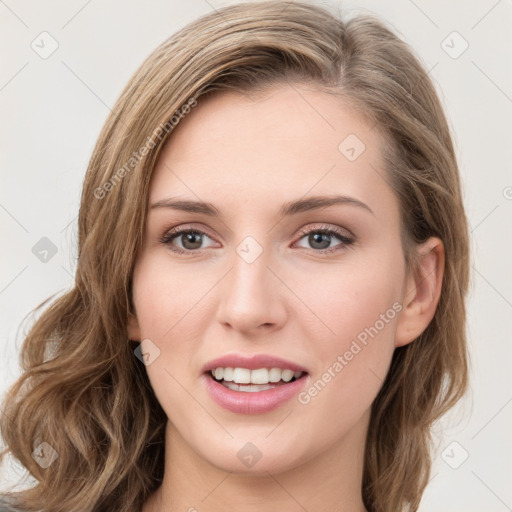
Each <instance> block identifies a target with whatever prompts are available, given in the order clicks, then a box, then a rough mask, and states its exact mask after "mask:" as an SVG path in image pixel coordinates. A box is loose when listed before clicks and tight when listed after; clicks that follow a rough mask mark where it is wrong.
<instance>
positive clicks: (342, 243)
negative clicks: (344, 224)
mask: <svg viewBox="0 0 512 512" xmlns="http://www.w3.org/2000/svg"><path fill="white" fill-rule="evenodd" d="M300 235H301V237H300V238H299V241H300V240H302V239H303V238H306V237H307V240H306V242H307V243H308V244H309V245H310V248H311V249H313V250H314V252H317V253H320V254H326V253H331V252H335V251H339V250H343V249H344V247H346V246H348V245H350V244H352V243H354V238H352V236H351V235H349V233H348V232H346V231H342V230H341V229H337V228H333V227H329V226H320V227H315V228H309V229H304V230H302V231H301V232H300ZM205 238H206V239H208V240H210V241H212V242H213V240H212V239H211V238H210V237H209V236H208V235H207V234H206V233H205V232H204V231H201V230H200V229H192V228H175V229H171V230H169V231H167V232H166V233H165V234H164V235H163V236H162V237H161V238H160V242H161V243H162V244H164V245H167V246H169V248H170V250H171V251H173V252H175V253H177V254H187V253H188V254H191V253H194V252H196V253H200V252H201V249H206V248H207V247H211V246H212V244H210V245H208V246H202V244H203V241H204V239H205ZM335 239H337V240H338V241H339V243H338V244H335V245H334V246H333V245H331V243H332V242H333V241H334V240H335ZM176 242H179V244H180V245H176ZM300 247H304V246H300Z"/></svg>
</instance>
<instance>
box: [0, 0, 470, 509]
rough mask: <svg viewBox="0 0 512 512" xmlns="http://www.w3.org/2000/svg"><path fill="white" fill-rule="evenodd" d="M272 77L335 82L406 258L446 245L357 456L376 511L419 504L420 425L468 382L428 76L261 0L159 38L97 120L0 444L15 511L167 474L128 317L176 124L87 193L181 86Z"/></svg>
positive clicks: (89, 504)
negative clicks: (380, 140)
mask: <svg viewBox="0 0 512 512" xmlns="http://www.w3.org/2000/svg"><path fill="white" fill-rule="evenodd" d="M279 83H288V84H290V85H292V84H296V83H303V84H306V83H307V84H311V85H312V86H314V87H315V88H317V89H318V90H323V91H325V92H329V93H330V94H336V95H338V96H340V97H342V98H344V99H346V101H347V103H348V104H350V105H351V106H352V107H353V108H355V109H356V110H357V111H358V113H359V114H360V115H361V116H365V118H366V119H367V120H368V121H369V122H370V123H372V124H373V127H374V128H375V129H376V130H379V132H380V133H382V136H383V137H384V138H385V140H386V150H385V153H384V154H383V160H384V162H385V169H384V170H383V171H384V172H383V177H384V178H385V179H387V180H388V183H389V184H390V186H391V187H392V188H393V189H394V190H395V192H396V194H397V197H398V199H399V202H400V209H401V225H402V243H403V247H404V256H405V259H406V262H407V263H408V264H412V265H413V266H414V265H416V260H415V259H414V258H415V247H416V245H417V244H418V243H421V242H422V241H424V240H426V239H427V238H428V237H430V236H438V237H439V238H440V239H441V240H442V242H443V244H444V248H445V262H446V263H445V271H444V277H443V284H442V292H441V298H440V301H439V304H438V307H437V310H436V313H435V316H434V318H433V320H432V322H431V323H430V324H429V326H428V327H427V329H426V330H425V331H424V332H423V334H422V335H421V336H420V337H419V338H418V339H417V340H415V341H414V342H413V343H410V344H409V345H407V346H404V347H400V348H397V349H396V350H395V352H394V355H393V358H392V362H391V367H390V370H389V373H388V375H387V377H386V380H385V382H384V384H383V386H382V389H381V391H380V392H379V394H378V396H377V398H376V399H375V401H374V403H373V405H372V415H371V421H370V428H369V431H368V436H367V443H366V451H365V460H364V475H363V486H362V493H363V500H364V503H365V506H366V507H367V509H368V510H369V511H370V512H384V511H386V512H387V511H390V510H397V511H398V510H400V511H402V510H407V511H410V512H413V511H416V510H417V509H418V506H419V502H420V499H421V496H422V493H423V491H424V488H425V486H426V484H427V482H428V476H429V473H430V466H431V455H430V428H431V426H432V424H433V422H434V421H436V420H437V419H438V418H439V417H440V416H441V415H442V414H444V413H445V412H446V411H447V410H448V409H449V408H451V407H452V406H453V405H454V404H455V403H456V402H457V401H458V400H459V399H460V398H461V397H462V396H463V394H464V392H465V391H466V388H467V379H468V362H467V358H468V356H467V348H466V338H465V336H466V335H465V315H466V312H465V296H466V293H467V288H468V280H469V247H468V245H469V244H468V227H467V219H466V216H465V212H464V207H463V202H462V194H461V184H460V178H459V172H458V167H457V162H456V156H455V153H454V148H453V145H452V139H451V134H450V130H449V127H448V124H447V122H446V119H445V116H444V113H443V110H442V107H441V105H440V102H439V99H438V97H437V94H436V92H435V88H434V86H433V84H432V82H431V80H430V79H429V77H428V73H427V72H426V71H425V69H424V68H423V66H422V65H421V63H420V62H419V60H418V58H417V57H415V55H414V54H413V52H412V51H411V49H410V48H409V47H408V45H406V43H404V42H403V41H402V40H400V39H399V38H398V37H397V36H396V35H395V34H393V32H392V31H391V30H389V29H388V28H386V26H385V25H384V24H383V23H382V22H381V21H379V20H377V19H375V18H373V17H370V16H367V15H365V16H361V17H354V18H352V19H350V20H347V21H343V20H341V19H338V18H336V17H335V16H333V15H332V14H331V13H329V12H328V11H327V10H325V9H323V8H320V7H317V6H314V5H311V4H308V3H305V2H299V1H295V2H291V1H263V2H248V3H240V4H235V5H231V6H228V7H225V8H222V9H218V10H217V11H216V12H212V13H210V14H208V15H206V16H203V17H201V18H199V19H198V20H196V21H194V22H193V23H191V24H189V25H188V26H186V27H185V28H183V29H182V30H180V31H179V32H178V33H177V34H175V35H174V36H172V37H170V38H169V39H168V40H166V41H165V42H164V43H163V44H161V45H160V46H159V47H158V48H156V49H155V51H154V52H153V53H152V54H151V55H150V56H149V57H148V58H147V59H146V60H145V62H144V63H143V64H142V65H141V66H140V68H139V69H138V70H137V71H136V73H135V74H134V75H133V77H132V78H131V79H130V81H129V83H128V84H127V86H126V88H125V89H124V91H123V92H122V94H121V96H120V98H119V99H118V101H117V103H116V105H115V106H114V108H113V110H112V113H111V114H110V115H109V116H108V118H107V120H106V123H105V125H104V127H103V129H102V131H101V134H100V136H99V139H98V141H97V143H96V146H95V148H94V151H93V153H92V156H91V159H90V162H89V166H88V169H87V173H86V176H85V180H84V184H83V190H82V196H81V204H80V212H79V221H78V224H79V235H78V264H77V270H76V277H75V282H74V286H73V287H72V289H71V290H70V291H68V292H66V293H65V294H64V295H63V296H61V297H59V298H58V299H57V300H55V301H54V302H53V303H52V304H51V306H50V307H48V308H47V309H46V310H45V311H44V313H43V314H42V316H41V317H40V318H39V319H38V320H37V321H36V322H35V323H34V325H33V326H32V328H31V330H30V331H29V333H28V335H27V336H26V338H25V340H24V343H23V346H22V353H21V363H22V369H23V374H22V375H21V377H20V378H19V379H18V380H17V381H16V382H15V383H14V385H13V386H12V387H11V388H10V389H9V391H8V393H7V394H6V396H5V399H4V403H3V414H2V418H1V421H0V432H1V435H2V437H3V439H4V441H5V442H6V444H7V447H8V448H7V449H6V450H5V451H4V452H3V453H2V458H3V457H4V456H5V454H6V453H7V452H10V453H11V454H12V455H13V456H14V457H15V458H16V459H17V460H19V461H20V462H21V463H22V464H23V466H25V467H26V468H27V469H28V471H29V472H30V474H31V475H32V476H33V477H34V478H35V479H36V480H37V485H35V486H34V487H32V488H30V489H27V490H24V491H22V492H19V493H15V494H12V495H11V496H12V497H13V498H15V499H16V503H17V504H19V506H22V507H23V508H24V509H25V510H27V511H28V510H40V509H45V510H46V509H47V510H55V511H64V510H70V509H73V510H84V511H85V510H91V511H92V510H95V511H103V510H105V511H106V510H109V511H110V510H117V511H119V512H128V511H133V510H134V509H137V508H140V506H141V505H142V503H143V502H144V501H145V500H146V499H147V497H148V496H149V495H150V494H151V493H152V492H153V491H154V490H155V489H156V488H157V487H158V486H159V485H160V484H161V481H162V478H163V469H164V446H165V423H166V421H167V418H166V415H165V413H164V411H163V409H162V408H161V406H160V404H159V403H158V400H157V399H156V397H155V395H154V392H153V390H152V388H151V385H150V383H149V380H148V377H147V374H146V371H145V369H144V367H143V366H142V365H141V364H140V363H139V362H138V360H137V359H136V358H135V357H134V354H133V346H131V345H130V344H129V343H128V342H127V334H126V326H127V321H128V316H129V314H130V313H133V303H132V297H131V284H132V283H131V276H132V272H133V268H134V265H135V261H136V258H137V254H138V252H139V251H140V249H141V247H142V241H143V236H144V227H145V222H146V208H147V200H148V193H149V183H150V179H151V175H152V172H153V169H154V166H155V162H156V160H157V158H158V155H159V153H160V151H161V149H162V147H163V146H164V144H165V142H166V140H167V139H168V138H169V137H172V130H170V131H168V132H166V133H165V135H162V136H161V138H159V140H158V142H155V144H154V145H153V146H152V147H151V148H150V149H149V150H148V151H147V152H145V154H144V157H143V158H141V159H140V160H138V161H136V162H134V163H133V166H131V170H130V172H127V174H126V176H124V177H123V179H122V180H119V182H116V184H115V186H112V187H110V188H109V190H108V191H107V193H106V194H105V196H104V197H102V198H101V199H98V197H96V195H95V191H96V190H97V189H98V188H101V187H102V186H103V185H104V184H105V183H106V182H108V181H109V180H110V179H111V178H112V176H113V175H114V173H116V172H117V171H118V170H119V169H122V168H123V167H124V166H125V165H126V163H127V162H129V161H130V158H133V153H134V152H137V151H139V149H140V148H142V147H144V145H145V144H147V141H148V137H150V136H151V135H152V134H155V133H156V132H157V131H158V130H159V128H161V127H162V126H164V125H165V124H166V123H168V122H169V119H171V117H172V116H173V115H174V114H175V113H176V112H177V111H179V109H181V108H182V107H183V105H185V104H186V103H187V102H188V101H189V100H190V99H191V98H195V99H196V100H199V99H200V97H201V96H203V95H205V94H209V93H215V91H221V90H230V91H236V92H240V93H243V94H257V93H259V92H264V91H265V90H267V89H268V88H269V87H270V86H272V85H276V84H279ZM191 115H193V114H191ZM104 190H105V189H104ZM44 304H45V303H43V304H41V305H40V306H39V307H38V308H36V309H39V308H41V307H42V306H43V305H44ZM133 432H136V433H137V435H136V436H134V435H132V433H133ZM41 441H45V442H47V443H48V444H49V445H51V446H52V447H53V449H55V451H56V452H57V453H58V458H57V459H56V460H55V461H54V462H53V464H51V465H50V466H49V467H48V468H46V469H43V468H41V467H40V466H39V465H38V464H37V463H36V461H35V460H34V459H33V458H32V456H31V454H32V452H33V450H34V448H35V446H37V444H38V443H39V442H41Z"/></svg>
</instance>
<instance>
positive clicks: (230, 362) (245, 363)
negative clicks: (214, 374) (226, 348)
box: [202, 354, 307, 373]
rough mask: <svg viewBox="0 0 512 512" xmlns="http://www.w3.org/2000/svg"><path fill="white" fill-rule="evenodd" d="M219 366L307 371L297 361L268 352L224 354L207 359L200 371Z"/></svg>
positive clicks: (203, 371)
mask: <svg viewBox="0 0 512 512" xmlns="http://www.w3.org/2000/svg"><path fill="white" fill-rule="evenodd" d="M219 367H221V368H247V369H249V370H257V369H258V368H281V369H282V370H285V369H289V370H293V371H294V372H307V370H306V369H305V368H303V367H302V366H300V365H299V364H297V363H294V362H292V361H288V360H286V359H283V358H281V357H277V356H273V355H270V354H253V355H243V354H226V355H225V356H222V357H218V358H217V359H212V360H211V361H208V362H207V363H206V364H205V365H204V366H203V369H202V373H205V372H208V371H210V370H213V369H215V368H219Z"/></svg>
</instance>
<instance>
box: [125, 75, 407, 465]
mask: <svg viewBox="0 0 512 512" xmlns="http://www.w3.org/2000/svg"><path fill="white" fill-rule="evenodd" d="M382 144H383V139H382V138H381V137H380V136H379V134H378V133H377V131H376V130H372V129H371V127H370V126H368V124H366V123H365V122H364V121H363V119H362V118H361V117H359V116H358V115H357V114H355V113H354V112H353V111H352V110H349V108H347V106H346V105H345V104H344V103H343V101H342V100H341V99H339V98H335V97H333V96H329V95H327V94H325V93H322V92H320V91H317V90H313V89H308V88H306V87H304V86H299V85H296V86H294V87H293V88H292V87H290V86H275V87H274V88H272V90H270V91H268V92H267V93H266V94H265V95H264V96H262V97H261V98H259V99H254V98H253V99H249V98H247V97H245V96H242V95H239V94H235V93H231V92H229V93H228V92H224V93H221V94H217V95H214V96H212V97H210V98H199V100H198V105H197V106H196V107H195V108H194V109H193V110H192V111H191V113H190V114H188V117H185V118H184V119H183V120H182V121H180V124H179V125H178V126H177V128H176V130H175V132H174V133H173V134H172V137H171V138H170V140H169V142H168V143H167V145H166V146H165V148H164V149H163V152H162V154H161V156H160V157H159V161H158V163H157V166H156V169H155V172H154V175H153V177H152V182H151V189H150V197H149V209H148V219H147V225H146V232H145V245H144V248H143V250H142V251H141V253H140V254H139V255H138V259H137V262H136V267H135V271H134V276H133V278H134V280H133V297H134V304H135V309H136V315H137V318H136V320H135V319H133V318H132V319H131V320H130V324H129V328H128V334H129V337H130V339H133V340H145V341H144V342H143V344H142V347H143V352H144V353H147V356H146V365H147V366H146V370H147V373H148V376H149V379H150V381H151V385H152V387H153V389H154V391H155V394H156V396H157V398H158V400H159V402H160V404H161V405H162V407H163V409H164V410H165V412H166V413H167V416H168V418H169V420H170V424H169V426H170V432H171V433H172V435H173V436H174V437H175V439H179V442H180V443H181V445H182V446H186V447H188V449H190V450H192V451H193V452H194V453H195V454H196V455H198V456H199V457H200V458H201V459H202V460H203V461H207V462H209V463H210V464H212V465H213V466H216V467H217V468H220V469H222V470H225V471H235V472H249V471H251V472H256V473H260V472H261V473H263V472H266V471H271V472H276V471H282V470H285V469H290V468H292V467H297V466H298V465H300V464H302V463H304V462H306V461H309V460H312V459H313V458H314V457H316V456H318V455H320V454H322V453H327V452H329V453H337V454H338V455H342V454H344V453H348V452H347V450H348V449H349V448H348V447H349V446H350V445H351V444H352V445H353V444H354V442H355V441H356V440H357V441H358V443H356V444H358V445H360V444H361V443H362V442H363V440H364V436H365V433H366V428H367V425H368V419H369V411H370V406H371V404H372V401H373V400H374V398H375V397H376V395H377V393H378V391H379V389H380V388H381V385H382V383H383V380H384V378H385V376H386V373H387V371H388V368H389V364H390V360H391V357H392V354H393V350H394V348H395V342H396V340H395V336H396V334H397V329H398V328H399V325H400V320H399V318H400V311H401V309H402V301H403V300H405V297H406V293H407V290H406V288H407V286H406V283H407V276H406V269H405V263H404V257H403V253H402V246H401V240H400V217H399V205H398V201H397V198H396V196H395V194H394V192H393V191H392V189H391V188H390V187H389V185H388V183H387V182H386V179H385V171H384V168H383V160H382ZM336 197H341V198H344V199H340V200H339V201H338V202H334V201H333V202H332V204H330V205H327V203H323V201H325V200H327V199H332V198H336ZM312 198H317V199H318V198H323V199H322V200H321V201H320V200H318V201H317V202H315V201H313V200H312ZM171 203H177V204H176V207H172V205H171ZM200 203H201V204H200ZM202 203H207V206H205V205H202ZM155 205H157V206H155ZM319 205H320V206H321V207H318V206H319ZM315 206H316V207H315ZM283 212H285V213H284V214H283ZM177 230H190V231H192V233H188V234H179V231H177ZM148 340H149V341H148ZM223 357H228V359H226V360H225V361H215V360H218V359H219V358H223ZM230 357H231V359H229V358H230ZM210 368H238V370H233V371H231V370H229V369H228V370H225V369H224V370H219V371H218V373H217V377H219V380H218V381H217V380H215V379H213V378H212V376H211V373H210V372H209V371H208V370H209V369H210ZM272 368H278V369H280V370H292V371H295V372H299V371H302V373H301V374H299V373H296V374H295V376H296V377H298V378H297V380H294V381H292V382H288V383H286V382H285V381H286V380H289V378H290V374H291V372H290V371H288V372H286V371H279V370H272V371H270V372H269V371H267V370H270V369H272ZM252 370H257V371H252ZM223 376H225V377H226V379H227V380H221V379H220V378H221V377H223ZM229 379H234V380H231V381H229ZM249 379H251V382H252V383H253V384H250V383H247V381H248V380H249ZM269 379H270V382H269ZM277 379H279V382H277V383H276V382H272V381H275V380H277ZM237 381H238V383H237ZM256 383H263V384H256ZM265 383H267V384H265ZM252 385H254V386H255V387H253V388H251V389H252V391H251V390H250V389H249V388H250V386H252ZM228 386H229V387H231V388H234V389H229V388H228ZM267 388H270V389H267ZM237 389H240V390H237Z"/></svg>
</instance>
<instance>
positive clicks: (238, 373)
mask: <svg viewBox="0 0 512 512" xmlns="http://www.w3.org/2000/svg"><path fill="white" fill-rule="evenodd" d="M233 381H234V382H236V383H237V384H249V383H250V382H251V370H248V369H247V368H235V369H234V370H233Z"/></svg>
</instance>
